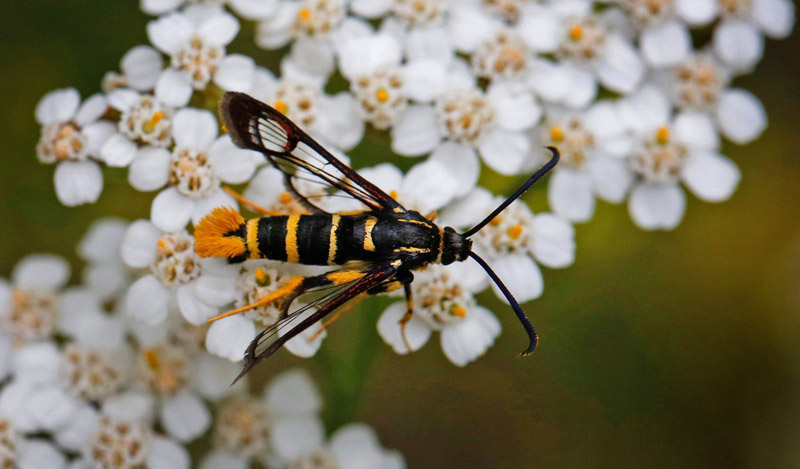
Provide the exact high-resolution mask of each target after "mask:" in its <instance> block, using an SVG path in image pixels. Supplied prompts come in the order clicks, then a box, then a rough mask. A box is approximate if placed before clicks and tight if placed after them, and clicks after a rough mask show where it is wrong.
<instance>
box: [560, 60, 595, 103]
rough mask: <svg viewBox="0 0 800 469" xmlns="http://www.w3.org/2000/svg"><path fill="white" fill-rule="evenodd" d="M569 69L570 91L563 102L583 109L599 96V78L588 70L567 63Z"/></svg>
mask: <svg viewBox="0 0 800 469" xmlns="http://www.w3.org/2000/svg"><path fill="white" fill-rule="evenodd" d="M566 68H567V70H568V71H569V92H568V93H567V94H566V95H565V96H564V99H563V101H562V102H563V103H564V104H565V105H566V106H569V107H571V108H573V109H582V108H584V107H586V106H588V105H589V103H591V102H592V101H594V99H595V98H596V97H597V80H595V78H594V76H593V75H592V74H591V73H589V71H588V70H584V69H582V68H579V67H576V66H574V65H572V64H569V63H568V64H566Z"/></svg>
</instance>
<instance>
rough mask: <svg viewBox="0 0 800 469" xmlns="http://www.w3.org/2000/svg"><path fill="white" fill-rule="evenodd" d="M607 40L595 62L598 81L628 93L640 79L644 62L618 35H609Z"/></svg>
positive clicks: (614, 89) (610, 87) (643, 70)
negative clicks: (601, 54) (601, 53)
mask: <svg viewBox="0 0 800 469" xmlns="http://www.w3.org/2000/svg"><path fill="white" fill-rule="evenodd" d="M607 41H608V42H607V44H606V47H605V50H604V51H603V56H602V57H601V59H600V60H599V61H598V62H597V64H596V67H597V73H598V75H599V77H600V82H602V83H603V84H604V85H605V86H606V87H608V88H609V89H611V90H613V91H617V92H620V93H623V94H627V93H630V92H631V91H633V90H634V89H636V86H637V85H638V84H639V82H641V81H642V77H643V76H644V72H645V67H644V64H643V63H642V60H641V59H640V58H639V56H638V55H637V54H636V50H635V49H634V48H633V47H632V46H631V45H630V44H629V43H628V42H627V41H626V40H625V39H623V38H622V37H620V36H619V35H611V36H609V37H608V39H607Z"/></svg>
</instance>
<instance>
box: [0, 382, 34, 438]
mask: <svg viewBox="0 0 800 469" xmlns="http://www.w3.org/2000/svg"><path fill="white" fill-rule="evenodd" d="M37 386H38V383H34V382H31V381H29V380H24V381H22V380H12V381H10V382H9V383H7V384H6V385H4V386H3V388H2V389H0V411H2V412H3V416H4V417H6V418H8V419H9V420H11V423H12V424H13V425H14V427H15V428H16V429H17V430H19V431H21V432H25V433H33V432H36V431H40V428H39V422H38V421H37V420H36V419H34V418H33V416H32V415H31V412H30V398H31V395H33V393H34V392H35V390H36V388H37Z"/></svg>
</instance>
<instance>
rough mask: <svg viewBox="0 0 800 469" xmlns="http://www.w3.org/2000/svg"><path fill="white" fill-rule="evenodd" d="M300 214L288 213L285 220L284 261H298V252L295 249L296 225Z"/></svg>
mask: <svg viewBox="0 0 800 469" xmlns="http://www.w3.org/2000/svg"><path fill="white" fill-rule="evenodd" d="M301 216H302V215H289V218H288V219H287V220H286V262H292V263H295V264H297V263H299V262H300V253H299V252H298V250H297V225H298V224H299V223H300V217H301Z"/></svg>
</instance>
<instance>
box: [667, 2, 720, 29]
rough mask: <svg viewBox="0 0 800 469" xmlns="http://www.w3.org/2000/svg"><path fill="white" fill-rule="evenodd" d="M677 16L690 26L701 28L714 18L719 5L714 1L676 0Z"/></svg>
mask: <svg viewBox="0 0 800 469" xmlns="http://www.w3.org/2000/svg"><path fill="white" fill-rule="evenodd" d="M675 9H676V10H677V12H678V16H680V17H681V19H683V20H684V21H686V22H687V23H688V24H689V25H691V26H703V25H706V24H708V23H710V22H712V21H714V18H716V16H717V13H718V12H719V4H718V3H717V2H716V1H715V0H676V1H675Z"/></svg>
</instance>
